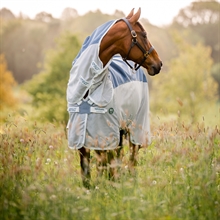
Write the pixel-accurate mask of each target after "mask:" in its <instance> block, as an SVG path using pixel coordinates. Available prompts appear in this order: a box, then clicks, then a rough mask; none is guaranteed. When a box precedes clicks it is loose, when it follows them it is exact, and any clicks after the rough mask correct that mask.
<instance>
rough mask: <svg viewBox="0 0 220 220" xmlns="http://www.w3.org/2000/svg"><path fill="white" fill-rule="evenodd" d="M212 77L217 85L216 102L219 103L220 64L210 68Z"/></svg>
mask: <svg viewBox="0 0 220 220" xmlns="http://www.w3.org/2000/svg"><path fill="white" fill-rule="evenodd" d="M211 72H212V76H213V78H214V80H215V81H216V82H217V84H218V100H219V101H220V63H216V64H215V65H213V67H212V70H211Z"/></svg>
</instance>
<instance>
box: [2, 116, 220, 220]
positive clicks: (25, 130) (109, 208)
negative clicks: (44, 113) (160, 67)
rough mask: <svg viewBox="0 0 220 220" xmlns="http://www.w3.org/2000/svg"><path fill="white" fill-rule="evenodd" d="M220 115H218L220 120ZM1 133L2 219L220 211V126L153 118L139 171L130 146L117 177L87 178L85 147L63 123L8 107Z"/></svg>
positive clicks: (184, 216) (200, 218)
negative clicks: (86, 182) (87, 182)
mask: <svg viewBox="0 0 220 220" xmlns="http://www.w3.org/2000/svg"><path fill="white" fill-rule="evenodd" d="M218 119H219V118H218V117H217V118H216V122H217V120H218ZM0 132H1V134H0V135H1V136H0V145H1V148H0V178H1V181H0V219H2V220H12V219H22V220H29V219H30V220H35V219H36V220H40V219H42V220H43V219H47V220H48V219H53V220H56V219H57V220H58V219H59V220H62V219H82V220H84V219H85V220H90V219H91V220H93V219H94V220H105V219H107V220H111V219H115V220H116V219H117V220H118V219H121V220H130V219H132V220H133V219H135V220H141V219H144V220H148V219H149V220H153V219H155V220H180V219H181V220H194V219H195V220H207V219H210V220H217V219H220V147H219V146H220V130H219V127H218V126H217V125H214V124H213V125H211V126H210V125H207V124H206V120H205V118H203V119H201V120H200V122H197V123H195V124H191V123H186V122H184V121H181V120H177V119H173V120H169V121H166V120H161V119H160V118H159V117H158V118H156V117H155V119H153V120H152V136H153V137H152V143H151V145H150V146H148V147H147V148H146V149H141V150H140V151H139V159H138V165H137V167H136V169H135V172H134V173H130V172H129V171H128V169H127V163H128V153H127V148H126V146H125V149H124V157H123V158H122V165H121V177H120V179H119V180H118V181H117V182H111V181H109V180H107V178H105V177H102V178H99V179H97V178H96V164H95V163H96V160H95V157H94V155H92V160H91V163H92V164H91V166H92V185H93V188H92V189H90V190H87V189H85V188H84V187H83V186H82V183H81V177H80V166H79V157H78V153H77V152H75V151H73V150H70V149H68V147H67V140H66V132H65V129H64V125H62V124H58V125H57V124H56V125H55V124H52V123H38V122H35V121H33V120H31V119H29V117H28V116H26V115H25V116H12V115H8V117H7V119H6V120H5V122H4V123H2V125H1V130H0Z"/></svg>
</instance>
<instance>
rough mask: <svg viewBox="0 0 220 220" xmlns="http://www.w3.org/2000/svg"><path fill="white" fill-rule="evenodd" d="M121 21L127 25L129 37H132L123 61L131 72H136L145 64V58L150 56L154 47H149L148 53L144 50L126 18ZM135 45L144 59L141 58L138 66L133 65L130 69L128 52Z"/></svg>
mask: <svg viewBox="0 0 220 220" xmlns="http://www.w3.org/2000/svg"><path fill="white" fill-rule="evenodd" d="M121 20H123V21H124V22H125V23H126V24H127V26H128V28H129V29H130V31H131V36H132V42H131V46H130V49H129V51H128V54H127V56H126V57H124V58H123V60H124V61H125V63H127V65H128V66H129V67H130V68H131V69H132V70H138V69H139V68H140V67H141V65H142V64H143V63H144V62H145V60H146V59H147V57H148V56H149V55H150V53H151V52H152V51H153V50H154V47H153V46H151V48H150V49H149V50H148V51H146V50H145V49H144V48H143V47H142V46H141V45H140V43H139V42H138V40H137V33H136V32H135V30H133V29H132V27H131V24H130V23H129V21H128V20H127V19H126V18H122V19H121ZM135 45H136V46H137V47H138V48H139V49H140V50H141V51H142V52H143V55H144V58H143V60H142V61H141V63H140V64H137V63H135V66H134V67H132V66H131V64H130V63H129V62H128V57H129V54H130V52H131V49H132V48H133V47H134V46H135ZM137 65H138V66H137Z"/></svg>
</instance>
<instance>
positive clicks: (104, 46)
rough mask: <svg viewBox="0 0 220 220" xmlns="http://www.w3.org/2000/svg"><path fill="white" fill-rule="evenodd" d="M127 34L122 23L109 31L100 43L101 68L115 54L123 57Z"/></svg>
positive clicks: (118, 23) (116, 24) (126, 29)
mask: <svg viewBox="0 0 220 220" xmlns="http://www.w3.org/2000/svg"><path fill="white" fill-rule="evenodd" d="M127 34H128V28H127V27H126V24H125V23H124V22H120V21H119V22H117V23H115V24H114V25H113V26H112V27H111V28H110V29H109V31H108V32H107V34H106V35H105V36H104V37H103V39H102V41H101V43H100V50H99V58H100V60H101V61H102V63H103V66H105V65H106V64H107V63H108V61H109V60H110V59H111V58H112V57H113V56H114V55H115V54H121V56H124V55H125V53H126V51H125V50H126V36H127Z"/></svg>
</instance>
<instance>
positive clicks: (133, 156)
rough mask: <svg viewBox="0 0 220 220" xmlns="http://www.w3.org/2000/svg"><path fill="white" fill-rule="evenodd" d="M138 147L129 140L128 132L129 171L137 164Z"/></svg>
mask: <svg viewBox="0 0 220 220" xmlns="http://www.w3.org/2000/svg"><path fill="white" fill-rule="evenodd" d="M139 149H140V146H139V145H136V144H133V143H132V142H131V140H130V134H129V151H130V157H129V169H130V171H131V172H133V171H134V167H135V166H136V165H137V159H138V150H139Z"/></svg>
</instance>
